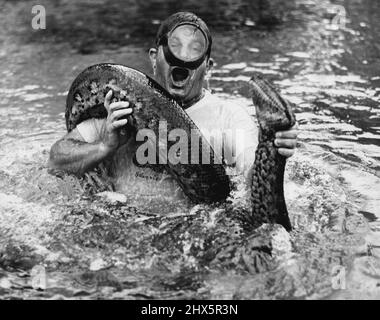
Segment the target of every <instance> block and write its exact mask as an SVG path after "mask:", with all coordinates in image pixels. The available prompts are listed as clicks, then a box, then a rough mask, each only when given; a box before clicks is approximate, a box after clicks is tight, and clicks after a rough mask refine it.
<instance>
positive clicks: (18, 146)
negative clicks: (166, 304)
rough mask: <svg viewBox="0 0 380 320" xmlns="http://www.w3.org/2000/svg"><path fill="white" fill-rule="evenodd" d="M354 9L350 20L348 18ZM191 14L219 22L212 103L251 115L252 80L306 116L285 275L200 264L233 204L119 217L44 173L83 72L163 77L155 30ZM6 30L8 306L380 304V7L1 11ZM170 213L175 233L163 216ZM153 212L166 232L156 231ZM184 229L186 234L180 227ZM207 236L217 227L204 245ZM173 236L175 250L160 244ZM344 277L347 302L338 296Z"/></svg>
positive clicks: (245, 4) (137, 202)
mask: <svg viewBox="0 0 380 320" xmlns="http://www.w3.org/2000/svg"><path fill="white" fill-rule="evenodd" d="M34 4H42V5H44V6H45V8H46V12H47V28H46V30H33V29H32V28H31V24H30V23H31V19H32V17H33V16H32V14H31V8H32V6H33V5H34ZM336 5H339V6H341V7H336ZM342 8H343V9H344V11H345V17H346V19H345V20H344V19H343V18H342V19H337V14H338V13H339V12H340V13H341V14H343V11H342V10H343V9H342ZM178 10H190V11H193V12H195V13H197V14H199V15H200V16H201V17H202V18H203V19H204V20H205V21H206V22H207V23H208V24H209V26H210V29H211V31H212V33H213V37H214V47H213V57H214V59H215V62H216V66H215V68H214V71H213V74H212V78H211V79H210V88H211V89H212V90H213V91H214V92H215V94H217V95H218V96H219V97H221V98H223V99H227V100H233V101H235V102H239V103H241V104H243V105H245V106H246V107H247V108H248V109H249V110H250V111H251V113H252V114H253V113H254V111H253V106H252V104H251V101H250V99H249V96H248V92H247V88H246V86H245V82H246V81H247V80H248V79H249V77H250V75H251V74H252V73H254V72H257V73H261V74H263V75H265V76H266V77H267V78H268V79H269V80H271V81H272V82H273V83H274V84H275V85H276V86H277V87H278V88H279V90H280V91H281V93H282V94H283V96H284V97H286V98H287V99H289V100H290V101H291V102H293V103H294V105H295V111H296V115H297V119H298V122H299V126H300V129H301V134H300V137H299V140H300V142H299V148H298V151H297V154H296V155H295V156H294V157H293V158H292V159H291V160H289V162H288V167H287V168H288V169H287V174H286V177H285V178H286V179H285V192H286V197H287V203H288V206H289V211H290V214H291V219H292V222H293V224H294V225H295V231H294V232H293V233H292V234H291V243H292V248H291V250H290V249H289V250H288V249H287V248H285V249H284V247H282V249H279V252H282V251H283V252H282V254H280V255H279V257H278V258H277V260H278V261H277V265H278V266H277V267H276V268H274V269H270V270H267V271H265V272H261V273H255V271H254V270H252V268H250V267H249V266H248V267H247V263H246V265H245V267H244V263H243V262H242V261H240V260H239V259H235V260H236V261H235V260H234V261H233V262H231V263H230V264H228V263H227V262H226V261H229V260H228V258H226V261H224V260H220V259H219V260H213V261H211V262H210V261H209V260H207V263H206V265H205V261H206V260H204V259H203V258H204V256H202V257H203V258H200V255H199V254H194V250H193V249H194V248H198V249H199V248H201V249H200V250H198V251H200V252H202V246H201V245H199V243H197V241H198V240H199V241H201V240H202V239H204V235H203V234H202V232H204V233H206V231H207V230H208V229H207V228H206V227H204V225H208V224H207V223H205V224H201V225H197V223H198V222H199V221H206V222H208V223H209V224H210V223H211V225H212V223H213V221H214V220H215V217H217V218H218V217H219V215H220V210H222V209H220V208H219V209H218V208H209V207H202V206H195V207H194V206H193V207H188V205H187V204H182V203H176V202H174V201H171V200H172V199H150V200H149V201H146V199H144V200H142V199H132V198H128V200H127V203H126V204H124V205H120V204H119V205H113V206H111V207H109V206H108V205H106V204H105V203H104V202H102V201H101V200H96V201H94V200H93V199H90V200H89V199H87V198H85V197H83V192H82V191H83V190H82V189H81V187H80V186H79V185H78V183H77V182H76V181H75V180H74V179H70V178H67V179H66V180H59V179H55V178H53V177H51V176H50V175H49V174H48V173H47V171H46V160H47V158H48V152H49V149H50V146H51V145H52V143H53V142H54V141H56V140H57V139H58V138H60V137H61V136H62V135H63V134H64V133H65V126H64V115H63V112H64V105H65V97H66V94H67V90H68V88H69V86H70V84H71V82H72V80H73V79H74V78H75V76H76V75H77V74H78V73H79V72H80V71H81V70H82V69H84V68H85V67H87V66H89V65H91V64H95V63H100V62H114V63H121V64H126V65H129V66H132V67H134V68H137V69H140V70H142V71H144V72H146V73H150V66H149V61H148V56H147V50H148V49H149V47H150V46H152V44H153V40H154V35H155V32H156V29H157V27H158V25H159V23H160V21H162V20H163V19H164V18H166V17H167V16H168V15H169V14H171V13H173V12H176V11H178ZM0 18H1V19H0V27H1V28H0V41H1V46H0V74H1V77H0V96H1V101H0V115H1V118H0V160H1V161H0V295H1V296H2V297H4V298H11V297H18V298H29V297H35V298H36V297H37V298H38V297H40V298H58V299H59V298H84V299H86V298H127V299H135V298H137V299H139V298H146V297H148V298H149V297H150V298H194V297H195V298H243V299H256V298H269V299H276V298H303V299H308V298H309V299H310V298H311V299H313V298H315V299H320V298H328V297H329V298H336V299H339V298H379V297H380V293H379V282H378V279H379V276H380V268H379V260H378V256H379V249H378V248H379V246H380V236H379V235H380V233H379V231H380V225H379V223H378V219H379V217H380V209H379V208H380V174H379V168H380V107H379V101H380V3H379V2H378V1H375V0H346V1H333V2H332V1H306V0H293V1H279V0H276V1H259V0H257V1H248V0H230V1H227V0H225V1H211V0H209V1H202V2H200V1H162V0H156V1H154V0H153V1H152V0H151V1H129V0H128V1H122V0H117V1H107V0H96V1H89V0H88V1H84V0H81V1H73V0H71V1H70V0H56V1H38V3H37V2H34V1H4V0H0ZM110 208H111V209H110ZM218 210H219V211H218ZM165 215H166V216H168V217H169V218H167V219H168V220H167V221H166V220H160V219H161V218H157V217H160V216H165ZM152 216H153V217H154V219H156V218H157V219H158V221H160V223H161V224H158V225H157V224H155V223H153V224H150V223H148V222H149V221H150V220H149V219H152ZM191 216H194V217H195V218H194V221H193V220H191V218H189V217H191ZM170 219H171V220H170ZM176 219H177V220H176ZM213 219H214V220H213ZM189 220H190V222H186V221H189ZM217 220H218V219H217ZM136 221H138V222H136ZM144 221H148V222H147V223H145V222H144ZM191 221H193V222H191ZM134 223H137V225H135V224H134ZM176 223H177V224H179V225H181V226H182V227H181V228H179V230H180V231H181V232H180V233H178V231H177V233H176V232H173V230H174V229H175V228H174V229H172V228H171V227H173V225H176ZM192 223H193V224H192ZM196 227H198V228H200V230H203V228H206V229H205V230H203V231H201V232H199V233H198V234H197V231H196V230H195V229H196ZM227 227H228V226H225V225H224V226H222V228H221V229H220V230H219V229H218V230H217V231H215V230H216V229H215V230H214V229H212V230H214V231H215V234H216V237H219V242H220V245H221V247H228V244H229V243H230V242H228V241H230V240H231V239H228V236H227V235H228V228H227ZM223 228H224V229H223ZM110 230H113V231H110ZM125 230H127V231H125ZM175 230H178V228H177V229H175ZM186 230H188V235H186ZM214 231H213V232H214ZM165 232H166V233H165ZM168 232H173V236H172V237H171V238H170V239H171V241H169V242H168V243H169V244H168V247H169V250H168V251H167V252H164V253H162V250H163V248H164V247H163V246H161V247H160V246H155V245H153V243H161V242H160V241H161V240H162V239H161V238H159V239H157V238H154V235H157V234H159V235H162V234H167V233H168ZM144 233H145V234H146V235H148V237H146V238H144V237H143V236H142V234H144ZM183 234H185V236H183ZM149 237H150V238H149ZM164 238H165V237H164ZM152 239H153V240H152ZM160 239H161V240H160ZM178 239H180V241H179V243H181V245H180V246H179V247H178V246H177V247H176V249H174V247H173V248H172V246H171V245H172V244H173V243H174V242H176V241H177V240H178ZM162 241H163V242H162V243H165V240H162ZM166 241H168V240H166ZM223 241H225V243H224V242H223ZM281 241H282V240H281ZM281 241H279V242H280V243H282V242H281ZM285 242H286V241H285ZM280 247H281V246H280ZM285 247H286V245H285ZM144 250H145V251H144ZM176 250H177V251H176ZM142 251H144V252H143V253H142ZM164 251H165V250H164ZM284 252H285V253H284ZM235 257H236V256H235ZM202 259H203V260H202ZM231 260H233V259H232V258H231ZM243 260H244V259H243ZM244 261H246V260H244ZM248 265H249V263H248ZM339 266H340V267H344V268H345V269H344V270H345V272H346V277H345V280H346V282H347V283H346V289H345V290H334V288H333V287H332V280H333V279H334V274H335V273H334V270H336V267H339ZM39 268H45V269H44V270H45V272H47V274H48V285H47V288H45V290H44V291H36V290H35V289H34V287H33V279H35V278H34V277H35V273H37V274H39V273H38V272H40V271H38V270H40V269H39Z"/></svg>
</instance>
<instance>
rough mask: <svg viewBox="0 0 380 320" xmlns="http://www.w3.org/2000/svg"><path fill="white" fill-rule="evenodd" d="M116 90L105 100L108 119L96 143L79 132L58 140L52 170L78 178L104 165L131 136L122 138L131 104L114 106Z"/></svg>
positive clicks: (52, 160) (51, 152) (53, 148)
mask: <svg viewBox="0 0 380 320" xmlns="http://www.w3.org/2000/svg"><path fill="white" fill-rule="evenodd" d="M111 98H112V91H109V92H108V93H107V95H106V97H105V102H104V106H105V108H106V109H107V112H108V116H107V119H105V120H104V122H103V124H102V127H101V129H100V130H99V134H98V137H97V139H95V141H94V142H93V141H85V139H84V138H83V137H82V135H81V134H80V133H79V131H78V130H77V129H74V130H72V131H71V132H69V133H68V134H66V135H65V136H64V137H63V138H62V139H60V140H59V141H57V142H56V143H55V144H54V145H53V146H52V148H51V150H50V159H49V167H50V168H51V169H55V170H63V171H67V172H70V173H74V174H77V175H82V174H84V173H85V172H86V171H88V170H91V169H93V168H94V167H96V166H97V165H98V164H99V163H100V162H102V161H103V160H105V159H106V158H107V157H109V156H111V155H112V154H114V153H115V151H116V150H117V148H118V147H119V146H120V145H122V144H123V143H125V142H126V141H127V138H128V137H125V136H124V137H121V136H120V128H121V127H123V126H125V125H126V124H127V122H128V120H127V119H123V117H126V116H128V115H129V114H131V113H132V109H131V108H128V107H129V103H128V102H125V101H124V102H114V103H110V101H111Z"/></svg>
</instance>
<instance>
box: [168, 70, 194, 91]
mask: <svg viewBox="0 0 380 320" xmlns="http://www.w3.org/2000/svg"><path fill="white" fill-rule="evenodd" d="M189 76H190V71H189V70H188V69H185V68H180V67H174V68H173V70H172V72H171V78H172V81H173V84H174V85H175V86H176V87H183V86H184V85H185V84H186V81H187V80H188V79H189Z"/></svg>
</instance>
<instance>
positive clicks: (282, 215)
mask: <svg viewBox="0 0 380 320" xmlns="http://www.w3.org/2000/svg"><path fill="white" fill-rule="evenodd" d="M249 85H250V89H251V94H252V99H253V102H254V104H255V106H256V111H257V117H258V120H259V124H260V137H259V145H258V148H257V150H256V160H255V163H254V164H253V170H252V179H251V181H252V185H251V199H252V214H251V218H252V220H254V222H255V223H254V224H257V222H274V223H280V224H282V225H283V226H284V227H285V228H286V229H288V230H289V229H290V222H289V218H288V214H287V210H286V204H285V200H284V194H283V175H284V168H285V158H283V157H282V156H280V155H279V154H278V152H277V150H276V148H275V147H274V133H275V132H276V131H277V130H284V129H287V128H289V127H291V126H292V125H293V124H294V123H295V118H294V115H293V113H292V111H291V109H290V106H289V104H288V103H286V102H285V101H284V100H283V99H282V98H281V97H280V96H279V95H278V94H277V93H276V91H275V90H274V89H273V88H272V87H271V86H270V85H269V84H268V83H267V82H266V81H265V80H263V79H261V78H259V77H257V76H254V77H253V78H252V79H251V81H250V82H249ZM110 89H112V90H113V92H114V100H113V101H118V100H126V101H129V102H130V103H131V104H132V106H133V110H134V111H133V129H134V130H136V129H137V130H140V129H144V128H149V129H151V130H153V131H154V133H155V134H156V136H158V135H159V121H162V120H164V121H166V122H167V126H168V128H167V129H168V132H169V131H170V130H172V129H176V128H181V129H183V130H184V131H185V132H186V134H187V136H188V137H191V139H189V141H190V140H192V141H194V140H198V141H199V146H198V148H199V149H198V151H199V152H197V154H196V156H197V158H198V160H200V159H202V151H203V150H209V151H208V152H209V153H210V162H209V164H204V163H203V164H202V161H198V163H194V161H193V160H194V159H193V158H192V157H193V156H194V155H193V152H191V151H192V150H190V146H191V142H189V144H188V146H189V147H188V148H189V150H188V163H187V164H182V163H177V164H173V163H171V162H170V161H168V162H167V163H166V164H165V168H166V169H167V171H168V172H169V173H170V174H171V175H172V176H173V177H174V178H175V180H176V181H177V182H178V184H179V185H180V186H181V188H182V189H183V191H184V193H185V194H186V195H187V196H188V197H189V198H190V199H191V200H194V201H202V202H217V201H223V200H225V199H226V198H227V196H228V195H229V193H230V181H229V178H228V176H227V174H226V171H225V168H224V166H223V164H221V162H218V161H215V160H216V159H217V158H216V157H217V156H216V155H215V154H214V152H213V149H212V148H211V147H210V146H209V145H208V142H207V141H206V140H205V139H204V137H203V136H202V133H201V131H200V130H199V129H198V128H197V127H196V125H195V124H194V122H193V121H192V120H191V119H190V117H189V116H188V115H187V113H186V112H185V111H184V110H183V108H182V107H181V105H180V104H179V103H178V102H177V101H175V100H174V99H173V98H172V97H171V96H170V95H169V94H168V93H167V92H166V90H165V89H163V88H162V87H161V86H160V85H159V84H157V83H156V82H155V81H154V80H153V79H151V78H150V77H149V76H147V75H145V74H144V73H142V72H139V71H137V70H135V69H133V68H130V67H126V66H123V65H117V64H108V63H107V64H97V65H93V66H90V67H89V68H87V69H85V70H84V71H83V72H81V73H80V74H79V75H78V76H77V78H76V79H75V80H74V81H73V83H72V85H71V87H70V90H69V93H68V96H67V103H66V114H65V117H66V127H67V130H68V131H71V130H73V129H74V128H75V127H76V126H77V125H78V124H79V123H80V122H82V121H84V120H86V119H89V118H92V117H95V118H105V117H106V116H107V111H106V109H105V107H104V98H105V95H106V93H107V92H108V91H109V90H110ZM130 131H131V132H132V131H133V130H132V127H130ZM135 132H136V131H135ZM173 144H174V142H171V141H167V149H170V147H171V146H172V145H173ZM205 145H207V148H206V149H204V147H205ZM195 160H197V159H195ZM195 162H197V161H195Z"/></svg>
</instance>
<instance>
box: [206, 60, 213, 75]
mask: <svg viewBox="0 0 380 320" xmlns="http://www.w3.org/2000/svg"><path fill="white" fill-rule="evenodd" d="M213 67H214V59H213V58H209V59H208V60H207V66H206V73H210V71H211V69H212V68H213Z"/></svg>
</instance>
